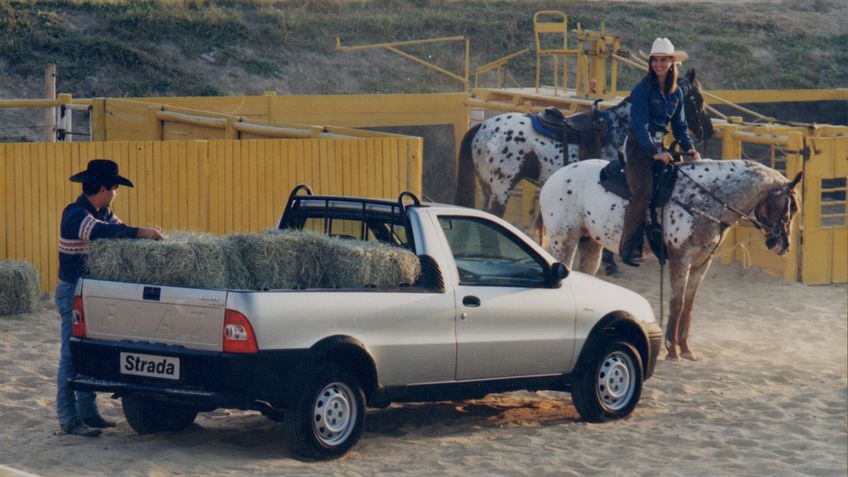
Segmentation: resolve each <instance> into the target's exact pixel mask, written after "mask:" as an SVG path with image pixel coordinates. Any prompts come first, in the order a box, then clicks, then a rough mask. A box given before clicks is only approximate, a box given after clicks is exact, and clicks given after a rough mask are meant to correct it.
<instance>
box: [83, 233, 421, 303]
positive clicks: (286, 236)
mask: <svg viewBox="0 0 848 477" xmlns="http://www.w3.org/2000/svg"><path fill="white" fill-rule="evenodd" d="M88 267H89V273H90V275H91V276H92V277H95V278H102V279H107V280H117V281H128V282H137V283H150V284H158V285H170V286H191V287H200V288H229V289H255V290H273V289H303V288H358V287H366V286H375V287H395V286H400V285H412V284H413V283H415V280H416V279H417V277H418V274H419V273H420V264H419V261H418V257H417V256H416V255H415V254H413V253H412V252H410V251H408V250H405V249H401V248H398V247H393V246H389V245H382V244H375V243H368V242H361V241H358V240H344V239H336V238H329V237H325V236H323V235H320V234H315V233H310V232H293V231H276V230H275V231H268V232H264V233H258V234H256V233H241V234H234V235H229V236H214V235H208V234H195V233H174V234H171V236H170V238H169V239H167V240H162V241H150V240H126V239H124V240H96V241H93V242H92V243H91V244H90V246H89V255H88Z"/></svg>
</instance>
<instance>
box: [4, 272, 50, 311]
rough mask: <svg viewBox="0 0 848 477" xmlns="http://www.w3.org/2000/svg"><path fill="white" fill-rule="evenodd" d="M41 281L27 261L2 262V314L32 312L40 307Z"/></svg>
mask: <svg viewBox="0 0 848 477" xmlns="http://www.w3.org/2000/svg"><path fill="white" fill-rule="evenodd" d="M40 296H41V282H40V278H39V276H38V271H37V270H36V269H35V268H34V267H33V266H32V265H30V264H29V263H27V262H18V261H4V262H0V315H14V314H18V313H32V312H33V311H34V310H36V309H37V308H38V300H39V298H40Z"/></svg>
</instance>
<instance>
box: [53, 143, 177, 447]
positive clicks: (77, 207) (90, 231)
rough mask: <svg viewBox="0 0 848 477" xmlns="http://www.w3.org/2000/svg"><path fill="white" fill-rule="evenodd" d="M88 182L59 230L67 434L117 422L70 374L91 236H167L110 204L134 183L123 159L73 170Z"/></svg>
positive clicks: (62, 418) (59, 406)
mask: <svg viewBox="0 0 848 477" xmlns="http://www.w3.org/2000/svg"><path fill="white" fill-rule="evenodd" d="M70 179H71V181H72V182H81V183H82V194H81V195H80V196H79V197H78V198H77V200H76V201H75V202H73V203H71V204H69V205H68V206H67V207H65V210H64V211H63V212H62V224H61V226H60V236H59V284H58V285H57V286H56V294H55V302H56V310H57V311H58V312H59V314H60V315H61V317H62V328H61V335H62V348H61V351H60V354H59V371H58V373H57V376H56V386H57V388H58V389H57V392H56V411H57V414H58V415H59V425H60V427H61V429H62V432H63V433H65V434H71V435H78V436H86V437H96V436H98V435H100V429H102V428H106V427H115V423H114V422H111V421H107V420H106V419H103V417H101V416H100V412H99V411H98V410H97V402H96V400H95V395H94V393H92V392H81V391H79V392H76V393H75V392H74V390H73V389H71V386H70V384H69V383H68V379H69V378H71V377H73V376H74V374H75V372H74V365H73V363H72V362H71V353H70V348H69V346H70V340H71V329H72V327H71V325H72V321H71V320H72V312H73V298H74V290H75V289H76V282H77V280H78V279H79V277H80V276H81V275H82V274H83V273H84V271H85V267H86V265H85V259H86V248H87V246H88V242H89V241H90V240H96V239H100V238H144V239H152V240H160V239H162V238H164V235H163V234H162V231H161V230H160V229H159V228H156V227H154V228H144V227H142V228H137V227H129V226H127V225H124V224H123V223H122V222H121V220H120V219H118V217H117V216H115V214H113V213H112V210H111V209H110V208H109V206H110V205H111V204H112V201H113V200H115V197H116V196H117V195H118V186H121V185H125V186H127V187H132V186H133V183H132V182H130V180H129V179H127V178H125V177H121V175H120V174H118V165H117V164H116V163H114V162H112V161H110V160H108V159H94V160H92V161H90V162H89V163H88V168H87V169H86V170H84V171H82V172H79V173H77V174H74V175H72V176H71V178H70Z"/></svg>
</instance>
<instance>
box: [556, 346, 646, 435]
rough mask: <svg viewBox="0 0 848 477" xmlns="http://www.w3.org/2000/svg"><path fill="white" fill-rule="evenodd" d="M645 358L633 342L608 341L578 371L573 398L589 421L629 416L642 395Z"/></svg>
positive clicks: (573, 386)
mask: <svg viewBox="0 0 848 477" xmlns="http://www.w3.org/2000/svg"><path fill="white" fill-rule="evenodd" d="M642 376H643V369H642V359H641V358H640V356H639V353H638V352H637V351H636V349H635V348H634V347H633V345H631V344H630V343H627V342H625V341H612V342H607V343H605V344H604V345H603V346H601V347H600V348H599V350H598V351H596V352H593V353H591V355H590V356H589V359H587V360H586V362H585V363H583V366H582V369H580V370H579V371H578V373H577V379H576V380H575V381H574V383H573V385H572V389H571V398H572V400H573V401H574V406H575V407H576V408H577V412H579V413H580V416H581V417H582V418H583V419H584V420H586V421H589V422H604V421H610V420H615V419H621V418H623V417H627V416H629V415H630V413H632V412H633V409H635V408H636V405H637V404H638V403H639V398H640V397H641V396H642Z"/></svg>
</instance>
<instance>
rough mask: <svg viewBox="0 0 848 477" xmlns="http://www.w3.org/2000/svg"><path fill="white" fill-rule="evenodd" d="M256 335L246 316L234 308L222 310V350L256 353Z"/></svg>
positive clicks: (257, 349) (257, 348)
mask: <svg viewBox="0 0 848 477" xmlns="http://www.w3.org/2000/svg"><path fill="white" fill-rule="evenodd" d="M257 351H259V347H258V346H256V335H255V334H254V333H253V328H252V327H251V326H250V322H249V321H247V317H246V316H244V315H243V314H241V313H239V312H237V311H235V310H225V311H224V352H227V353H256V352H257Z"/></svg>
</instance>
